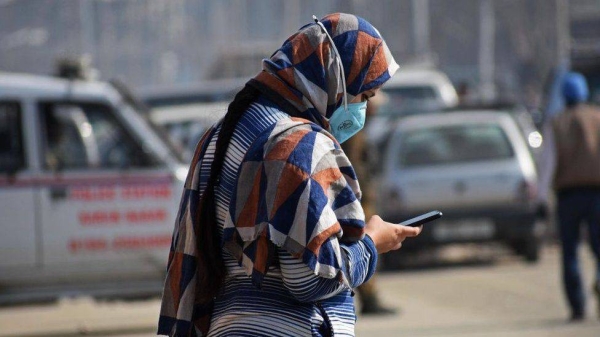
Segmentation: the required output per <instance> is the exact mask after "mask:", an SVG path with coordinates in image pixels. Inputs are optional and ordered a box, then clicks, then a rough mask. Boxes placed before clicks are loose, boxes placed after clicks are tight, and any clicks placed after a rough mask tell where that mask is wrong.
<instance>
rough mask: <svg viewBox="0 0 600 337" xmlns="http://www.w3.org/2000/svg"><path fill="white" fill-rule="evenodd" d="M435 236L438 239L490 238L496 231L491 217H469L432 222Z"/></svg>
mask: <svg viewBox="0 0 600 337" xmlns="http://www.w3.org/2000/svg"><path fill="white" fill-rule="evenodd" d="M431 227H432V229H433V238H434V239H435V240H436V241H440V242H444V241H454V240H457V241H463V240H476V239H477V240H481V239H489V238H492V237H493V236H494V234H495V233H496V227H495V226H494V223H493V221H491V220H490V219H469V220H459V221H453V222H442V221H440V222H439V223H432V224H431Z"/></svg>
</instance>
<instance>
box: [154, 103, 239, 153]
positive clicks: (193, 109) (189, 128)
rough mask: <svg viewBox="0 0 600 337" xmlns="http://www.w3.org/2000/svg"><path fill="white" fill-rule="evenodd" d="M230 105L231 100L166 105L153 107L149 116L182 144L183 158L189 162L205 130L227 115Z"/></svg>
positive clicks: (175, 140) (174, 139)
mask: <svg viewBox="0 0 600 337" xmlns="http://www.w3.org/2000/svg"><path fill="white" fill-rule="evenodd" d="M228 105H229V102H214V103H185V104H173V105H164V106H159V107H156V108H152V109H151V110H150V113H149V114H150V115H149V116H150V120H152V122H153V123H155V124H157V125H159V126H161V127H163V128H165V129H166V131H167V133H168V135H169V137H171V139H172V140H173V141H174V142H176V143H178V144H180V146H181V148H182V154H183V158H184V160H185V161H186V162H188V161H190V160H191V159H192V156H193V154H194V151H195V149H196V144H198V141H200V138H202V135H203V134H204V132H205V131H206V130H207V129H208V128H209V127H210V126H212V125H213V124H214V123H216V122H217V121H219V120H220V119H221V118H222V117H223V116H225V113H227V107H228Z"/></svg>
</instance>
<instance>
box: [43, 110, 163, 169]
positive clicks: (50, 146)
mask: <svg viewBox="0 0 600 337" xmlns="http://www.w3.org/2000/svg"><path fill="white" fill-rule="evenodd" d="M40 111H41V112H42V114H43V116H42V117H43V118H42V120H43V121H44V123H43V125H44V134H45V136H46V139H45V140H46V141H45V151H44V160H45V165H46V167H47V168H49V169H53V170H56V169H73V168H129V167H152V166H156V165H158V160H157V159H156V158H155V157H154V156H153V155H152V154H151V153H148V152H146V151H145V150H144V149H143V147H142V146H140V145H139V143H138V142H136V141H135V138H133V137H132V136H131V135H130V134H129V132H127V130H126V129H125V128H124V127H123V125H122V124H121V123H120V122H119V121H118V120H117V119H116V118H115V116H114V115H113V111H112V109H111V108H110V107H109V106H107V105H104V104H97V103H72V102H69V103H42V104H41V109H40Z"/></svg>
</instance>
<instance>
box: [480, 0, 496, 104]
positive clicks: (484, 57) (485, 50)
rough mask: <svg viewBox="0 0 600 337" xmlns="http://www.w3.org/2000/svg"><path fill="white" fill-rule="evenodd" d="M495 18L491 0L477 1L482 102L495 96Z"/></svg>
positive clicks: (491, 99)
mask: <svg viewBox="0 0 600 337" xmlns="http://www.w3.org/2000/svg"><path fill="white" fill-rule="evenodd" d="M495 35H496V19H495V16H494V3H493V2H492V0H480V2H479V83H480V91H479V92H480V97H481V100H482V101H483V102H491V101H493V100H494V99H495V98H496V86H495V83H494V73H495V64H494V62H495V59H494V49H495V44H496V36H495Z"/></svg>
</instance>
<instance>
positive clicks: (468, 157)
mask: <svg viewBox="0 0 600 337" xmlns="http://www.w3.org/2000/svg"><path fill="white" fill-rule="evenodd" d="M379 184H380V188H379V191H381V193H380V197H381V198H380V199H379V202H378V207H379V209H378V211H379V212H380V214H381V216H382V217H383V218H384V219H386V220H388V221H392V222H401V221H403V220H405V219H408V218H410V217H413V216H416V215H418V214H421V213H425V212H427V211H430V210H434V209H436V210H440V211H442V212H443V213H444V218H443V219H441V220H437V221H436V222H433V223H431V224H429V225H426V226H425V227H426V228H425V230H424V231H423V233H422V234H421V235H420V236H419V237H417V238H415V239H411V240H407V241H406V242H405V243H406V244H405V248H406V249H410V248H421V247H424V246H427V245H441V244H446V243H456V242H483V241H500V242H504V243H506V244H508V245H510V246H511V247H513V248H514V249H515V251H516V252H518V253H520V254H522V255H523V256H524V257H525V258H526V259H527V260H528V261H536V260H537V259H538V256H539V241H540V235H541V233H542V232H541V230H542V229H543V228H542V227H540V223H539V222H537V221H536V212H537V208H538V205H537V202H538V201H537V198H536V193H537V191H536V190H537V185H536V184H537V174H536V169H535V165H534V162H533V159H532V156H531V153H530V151H529V150H528V145H527V143H526V140H525V138H524V137H523V134H522V132H521V131H520V130H519V127H518V126H517V124H516V122H515V120H514V119H513V118H512V117H511V116H510V115H509V114H508V113H502V112H498V111H468V112H452V113H432V114H426V115H418V116H411V117H406V118H403V119H401V120H399V121H398V122H397V124H395V126H394V131H393V133H392V135H391V138H390V141H389V146H388V147H387V151H386V153H385V156H384V160H383V172H382V176H381V178H380V181H379ZM391 258H393V255H392V256H391Z"/></svg>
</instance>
